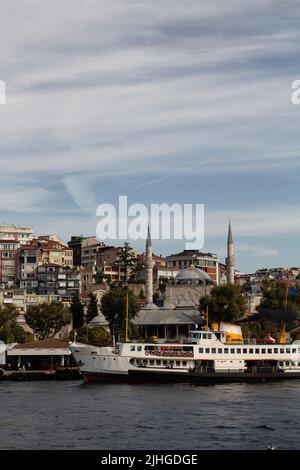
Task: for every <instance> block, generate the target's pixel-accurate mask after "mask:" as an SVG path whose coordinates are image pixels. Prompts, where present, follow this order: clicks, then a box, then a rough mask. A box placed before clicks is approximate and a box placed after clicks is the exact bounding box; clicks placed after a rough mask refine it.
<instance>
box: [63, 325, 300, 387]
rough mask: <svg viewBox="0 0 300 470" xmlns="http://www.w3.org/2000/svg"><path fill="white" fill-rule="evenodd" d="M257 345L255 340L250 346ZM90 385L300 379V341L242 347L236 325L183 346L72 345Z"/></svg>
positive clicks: (199, 333) (193, 335) (195, 335)
mask: <svg viewBox="0 0 300 470" xmlns="http://www.w3.org/2000/svg"><path fill="white" fill-rule="evenodd" d="M252 341H253V340H252ZM70 349H71V352H72V354H73V356H74V358H75V360H76V362H77V364H78V366H79V368H80V371H81V373H82V375H83V378H84V380H85V381H86V382H105V381H118V382H119V381H121V382H124V381H126V382H127V381H128V382H165V381H167V382H196V383H218V382H235V381H237V382H259V381H262V382H264V381H276V380H284V379H300V341H294V342H292V343H291V344H272V343H271V341H268V340H267V339H266V340H265V341H264V342H259V344H257V342H256V344H253V342H252V343H250V341H244V340H243V336H242V332H241V328H240V326H238V325H234V324H228V323H224V322H221V324H220V325H218V327H217V328H216V327H214V328H211V329H206V330H194V331H190V332H189V335H188V338H187V340H186V342H185V343H179V342H178V343H176V342H174V343H167V342H165V343H158V342H149V343H139V342H124V343H118V344H116V346H115V347H97V346H92V345H87V344H80V343H76V342H74V343H72V344H71V345H70Z"/></svg>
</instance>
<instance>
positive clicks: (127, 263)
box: [116, 242, 136, 282]
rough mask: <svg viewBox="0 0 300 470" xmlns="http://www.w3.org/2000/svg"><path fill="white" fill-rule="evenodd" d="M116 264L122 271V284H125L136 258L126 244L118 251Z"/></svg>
mask: <svg viewBox="0 0 300 470" xmlns="http://www.w3.org/2000/svg"><path fill="white" fill-rule="evenodd" d="M116 264H118V265H119V266H120V267H122V268H123V269H124V282H127V281H128V279H129V276H130V275H131V273H132V271H133V269H134V267H136V256H135V253H134V251H133V248H132V247H131V246H130V244H129V243H128V242H125V243H124V247H122V248H120V249H119V251H118V253H117V262H116Z"/></svg>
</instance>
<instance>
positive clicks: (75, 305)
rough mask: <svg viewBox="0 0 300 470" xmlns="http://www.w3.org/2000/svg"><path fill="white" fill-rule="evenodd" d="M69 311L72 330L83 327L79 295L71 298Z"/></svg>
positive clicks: (82, 313)
mask: <svg viewBox="0 0 300 470" xmlns="http://www.w3.org/2000/svg"><path fill="white" fill-rule="evenodd" d="M70 309H71V314H72V320H73V328H74V329H75V330H76V329H77V328H80V327H81V326H83V325H84V311H83V305H82V303H81V301H80V297H79V294H75V295H74V297H73V298H72V303H71V307H70Z"/></svg>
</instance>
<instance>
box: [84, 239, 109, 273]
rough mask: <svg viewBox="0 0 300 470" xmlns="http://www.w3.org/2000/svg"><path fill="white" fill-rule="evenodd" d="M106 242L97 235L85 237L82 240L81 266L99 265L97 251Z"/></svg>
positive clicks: (92, 266)
mask: <svg viewBox="0 0 300 470" xmlns="http://www.w3.org/2000/svg"><path fill="white" fill-rule="evenodd" d="M103 246H104V244H103V243H100V242H98V240H97V239H96V237H89V238H85V239H83V240H82V241H81V266H82V267H84V268H94V267H95V266H96V265H97V253H98V251H99V250H100V248H101V247H103Z"/></svg>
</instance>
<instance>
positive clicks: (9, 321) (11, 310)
mask: <svg viewBox="0 0 300 470" xmlns="http://www.w3.org/2000/svg"><path fill="white" fill-rule="evenodd" d="M18 315H19V312H18V310H17V309H16V307H15V306H14V305H6V306H5V307H2V306H1V307H0V339H1V340H2V341H4V342H5V343H25V342H26V341H30V340H31V339H32V335H31V333H28V332H26V331H25V330H24V329H23V328H22V327H21V326H20V325H18V324H17V323H16V320H17V317H18Z"/></svg>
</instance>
